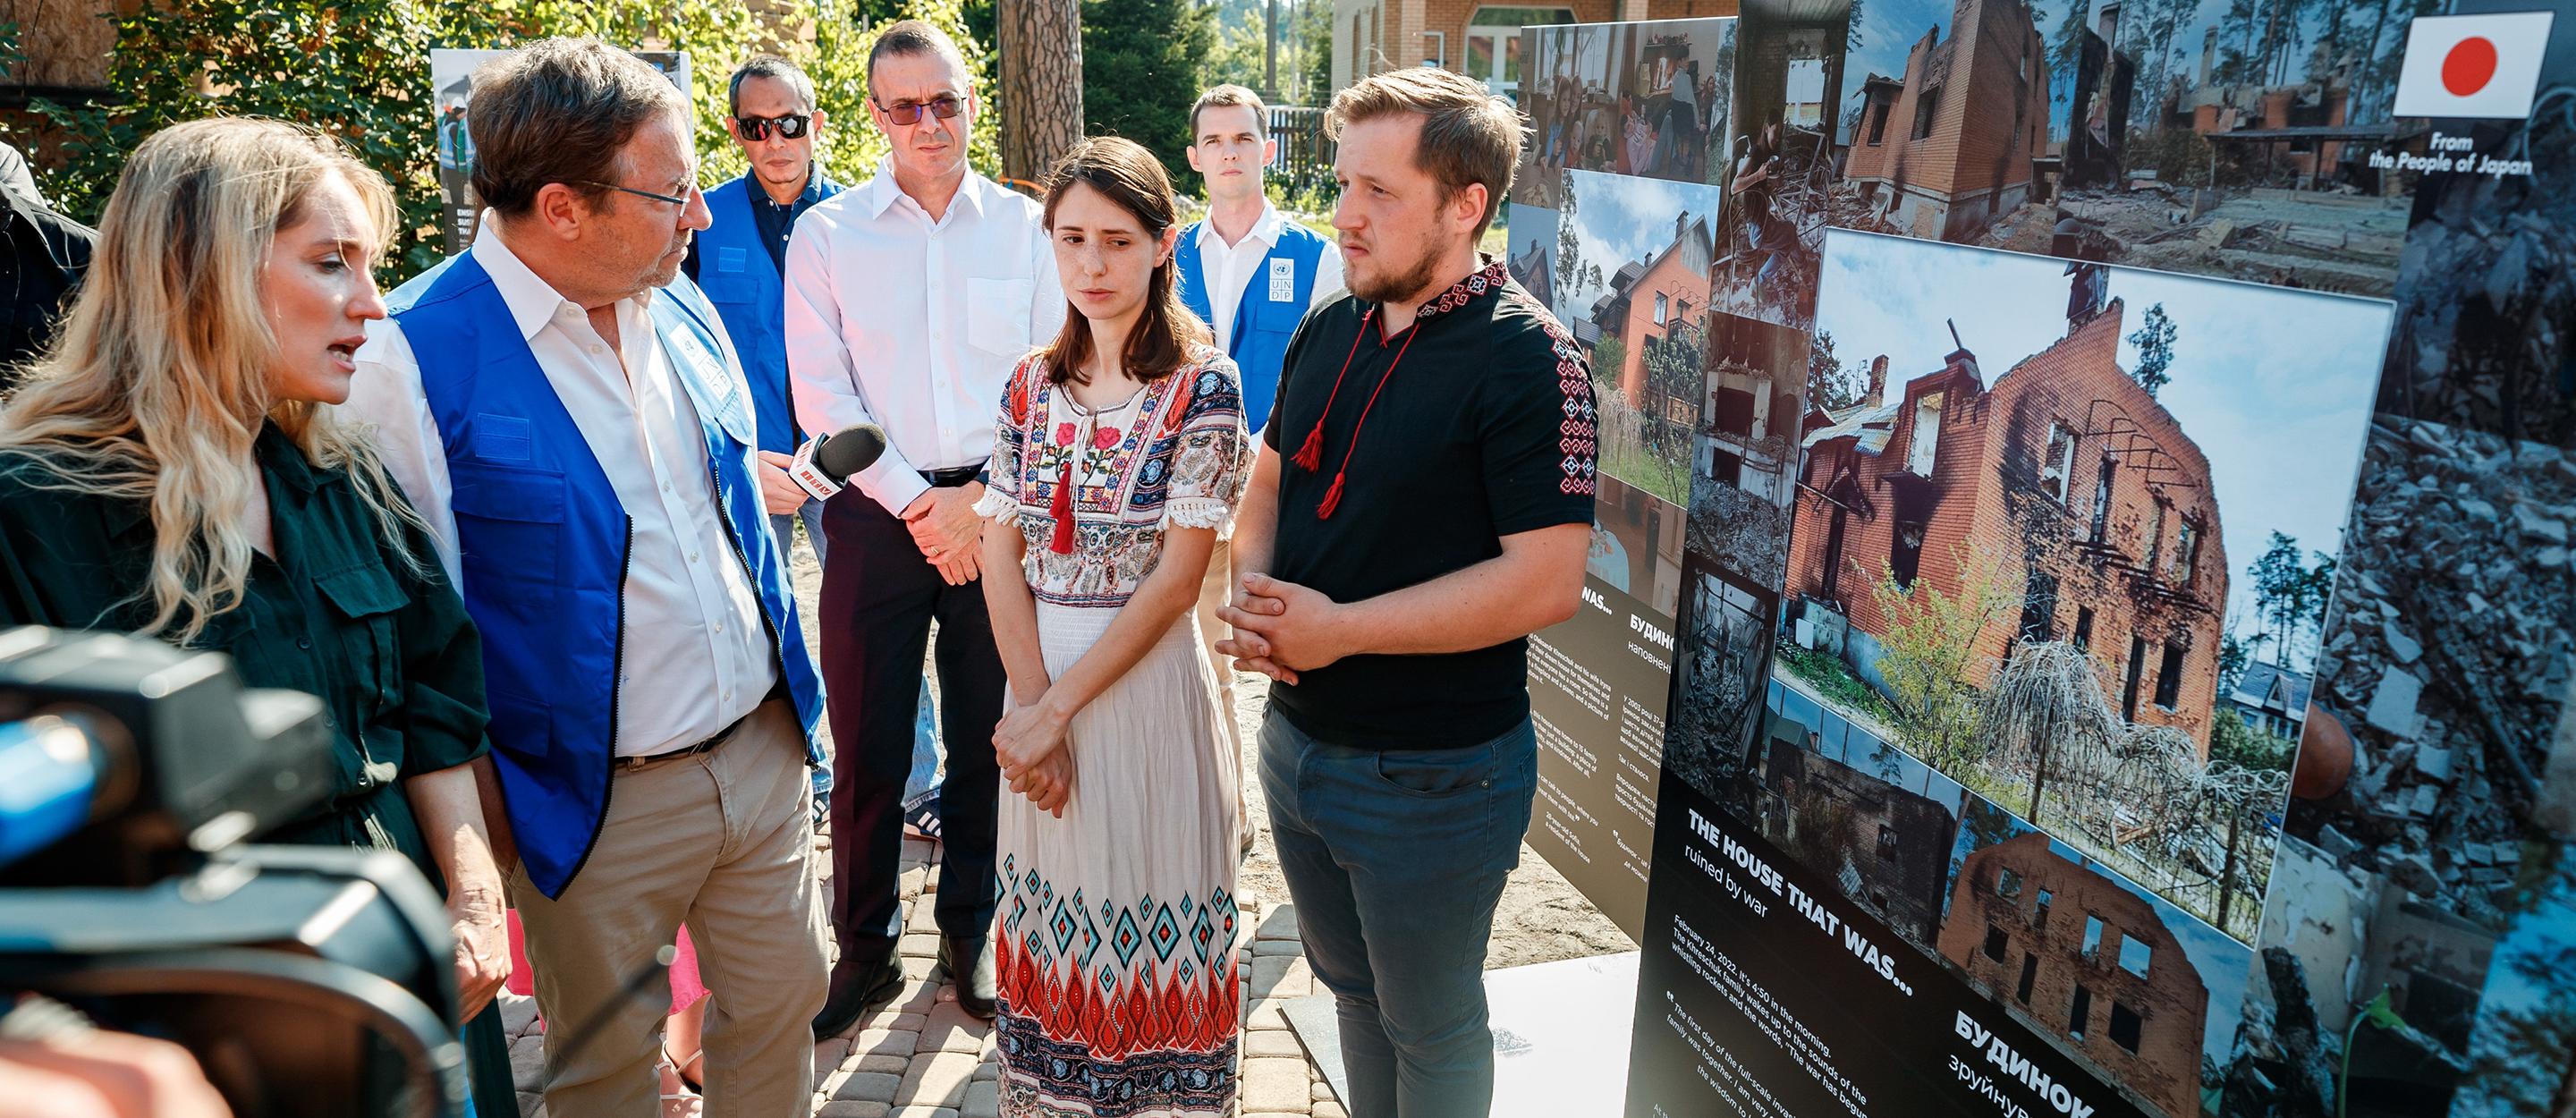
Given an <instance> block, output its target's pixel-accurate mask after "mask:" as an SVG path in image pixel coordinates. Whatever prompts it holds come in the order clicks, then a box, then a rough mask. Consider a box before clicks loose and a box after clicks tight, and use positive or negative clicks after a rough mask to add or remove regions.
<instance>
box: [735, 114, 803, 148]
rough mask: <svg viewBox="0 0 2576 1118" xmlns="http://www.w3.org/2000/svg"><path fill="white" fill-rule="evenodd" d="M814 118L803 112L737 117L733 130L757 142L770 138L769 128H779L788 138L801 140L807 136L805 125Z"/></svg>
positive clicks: (780, 133)
mask: <svg viewBox="0 0 2576 1118" xmlns="http://www.w3.org/2000/svg"><path fill="white" fill-rule="evenodd" d="M813 119H814V118H813V117H810V116H807V115H805V114H803V113H789V114H787V115H785V116H746V117H736V118H735V119H734V122H733V130H734V131H735V132H737V133H740V134H741V136H742V138H743V139H746V140H749V141H751V142H752V143H755V144H756V143H759V142H761V141H762V140H766V139H768V138H769V130H770V129H772V128H775V129H777V130H778V134H779V135H780V136H783V137H786V138H787V139H790V140H801V139H804V138H805V126H806V125H807V124H809V123H811V122H812V121H813Z"/></svg>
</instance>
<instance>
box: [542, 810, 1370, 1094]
mask: <svg viewBox="0 0 2576 1118" xmlns="http://www.w3.org/2000/svg"><path fill="white" fill-rule="evenodd" d="M1263 837H1264V838H1265V839H1266V838H1267V837H1268V836H1267V835H1265V836H1263ZM936 851H937V847H935V846H934V845H933V844H931V843H928V842H923V841H920V840H918V839H907V840H906V841H905V842H904V851H903V867H904V873H903V899H904V917H905V919H904V935H903V938H902V940H901V941H900V942H899V943H898V945H897V950H898V951H899V952H900V953H901V954H902V956H903V970H904V977H905V979H906V980H907V981H906V982H905V984H904V989H903V993H902V994H901V995H900V996H898V997H897V998H896V999H895V1001H894V1003H893V1004H892V1005H889V1006H887V1007H886V1008H884V1009H882V1010H879V1011H877V1012H875V1013H872V1014H869V1015H867V1016H865V1017H862V1018H860V1019H859V1022H858V1023H857V1024H856V1025H854V1026H852V1027H851V1028H850V1031H849V1032H847V1033H844V1034H842V1035H840V1036H836V1037H833V1038H831V1039H829V1040H826V1041H824V1042H822V1043H820V1044H817V1045H815V1046H814V1070H815V1075H816V1081H815V1087H816V1091H815V1095H814V1113H815V1115H816V1118H997V1113H998V1103H997V1100H996V1097H995V1090H996V1077H997V1075H998V1074H999V1064H997V1063H996V1060H995V1056H994V1051H993V1027H992V1026H991V1025H990V1024H988V1023H986V1022H983V1021H978V1020H976V1019H974V1018H972V1017H969V1016H967V1015H966V1013H965V1011H964V1010H961V1009H959V1008H958V1006H957V990H956V987H955V986H954V985H952V984H950V983H949V982H947V981H945V980H944V977H942V978H940V980H938V981H933V979H934V977H937V976H936V972H937V969H938V967H937V963H936V962H935V960H936V958H937V955H938V951H939V936H938V929H937V927H936V925H934V924H932V923H931V906H930V905H929V904H928V903H926V902H925V894H929V893H934V892H936V891H937V890H938V888H939V869H938V859H937V858H936V857H935V856H934V855H935V854H936ZM828 864H829V862H828V859H827V860H826V865H828ZM1243 904H1244V910H1245V911H1247V912H1250V913H1253V914H1254V915H1253V918H1252V919H1251V920H1249V921H1247V922H1246V923H1245V926H1244V927H1243V929H1242V932H1241V935H1240V936H1239V938H1238V939H1237V941H1236V948H1237V963H1236V965H1237V967H1238V968H1239V969H1240V970H1241V972H1242V974H1243V982H1244V1001H1243V1020H1244V1032H1243V1035H1242V1041H1241V1044H1242V1052H1243V1079H1242V1085H1243V1093H1242V1108H1241V1114H1242V1115H1243V1118H1291V1116H1295V1118H1349V1116H1348V1114H1346V1113H1345V1112H1344V1111H1343V1109H1342V1106H1341V1104H1340V1103H1339V1102H1336V1101H1334V1099H1333V1093H1332V1089H1331V1088H1330V1087H1327V1086H1325V1085H1324V1077H1323V1073H1321V1072H1319V1071H1317V1070H1316V1069H1315V1066H1314V1064H1313V1063H1312V1062H1311V1061H1309V1060H1307V1059H1306V1054H1305V1050H1304V1049H1303V1048H1301V1047H1299V1046H1298V1044H1297V1038H1296V1036H1295V1035H1294V1034H1293V1033H1291V1032H1289V1031H1288V1021H1287V1018H1286V1017H1284V1016H1282V1015H1281V1010H1282V1007H1283V1006H1284V1004H1285V1003H1286V1002H1287V1000H1288V999H1291V998H1299V997H1304V996H1306V995H1308V994H1311V993H1315V992H1316V987H1315V980H1314V976H1313V975H1312V974H1311V973H1309V972H1308V971H1307V969H1306V960H1305V945H1304V944H1303V943H1302V942H1300V940H1299V938H1298V934H1297V912H1296V908H1295V906H1293V905H1290V904H1287V903H1285V902H1284V900H1282V899H1272V900H1270V901H1268V902H1267V903H1264V901H1263V899H1261V898H1257V897H1250V896H1247V897H1245V898H1244V902H1243ZM501 1013H502V1019H503V1021H504V1022H505V1023H506V1024H507V1026H508V1030H509V1034H510V1066H511V1071H512V1073H513V1074H514V1076H515V1077H516V1079H517V1080H518V1084H519V1089H520V1093H519V1113H520V1114H521V1115H522V1118H542V1116H543V1115H544V1113H545V1105H544V1100H543V1099H542V1097H540V1096H539V1095H538V1094H537V1090H538V1085H539V1084H540V1083H542V1082H543V1080H544V1066H545V1058H544V1054H543V1052H542V1051H541V1048H542V1046H543V1044H544V1043H545V1039H544V1037H543V1035H542V1034H543V1032H544V1027H543V1022H540V1021H537V1020H536V1002H535V1000H534V999H531V998H522V997H517V996H515V995H512V994H508V993H504V994H502V996H501Z"/></svg>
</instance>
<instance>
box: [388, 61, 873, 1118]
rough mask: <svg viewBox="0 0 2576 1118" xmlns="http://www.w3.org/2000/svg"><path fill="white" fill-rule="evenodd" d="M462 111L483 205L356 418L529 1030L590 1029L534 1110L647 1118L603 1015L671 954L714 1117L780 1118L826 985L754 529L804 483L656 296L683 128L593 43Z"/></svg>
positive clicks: (690, 184)
mask: <svg viewBox="0 0 2576 1118" xmlns="http://www.w3.org/2000/svg"><path fill="white" fill-rule="evenodd" d="M475 89H476V97H477V100H476V102H475V113H474V115H473V117H472V118H471V120H470V122H469V127H471V128H472V129H473V130H474V140H475V147H476V149H477V150H478V152H479V153H480V161H479V163H478V165H477V167H476V170H475V183H474V184H475V187H476V190H477V192H478V193H479V194H480V195H481V196H482V197H483V198H484V200H485V201H486V202H488V203H489V204H490V205H491V207H492V208H491V209H490V210H487V211H486V212H485V214H484V216H483V221H482V226H481V231H480V233H479V234H478V235H477V237H476V239H475V242H474V245H473V247H472V248H471V249H470V250H469V251H468V252H467V253H466V254H465V255H463V256H460V257H458V258H455V259H453V260H450V261H448V262H447V263H445V264H442V265H440V266H439V267H438V268H436V269H433V270H432V271H431V272H429V273H427V274H425V275H423V276H421V277H419V278H418V279H415V280H413V281H412V282H411V283H408V284H405V285H404V286H403V288H402V290H400V291H397V292H396V293H395V295H394V297H393V298H392V299H391V300H389V302H390V303H391V304H392V306H393V308H394V309H393V316H394V317H392V318H389V319H386V320H384V321H380V322H375V323H371V324H369V325H370V328H369V330H368V332H367V333H368V339H367V343H366V345H365V347H364V348H362V349H361V350H360V352H359V354H358V365H359V371H358V376H357V379H356V383H355V386H354V389H353V393H352V396H351V399H350V401H349V403H348V405H347V406H348V408H349V409H350V410H351V411H352V412H354V413H356V414H357V415H358V416H360V417H363V418H365V419H367V420H370V421H372V422H373V423H374V424H375V425H376V436H377V439H378V442H379V445H380V447H381V449H382V454H383V456H384V461H385V464H386V467H387V468H388V470H389V471H390V472H391V473H392V474H393V475H394V477H395V479H396V480H397V481H399V482H400V483H401V485H402V487H403V489H404V491H405V493H407V494H408V495H409V497H410V498H411V501H412V504H413V506H414V507H415V508H417V509H418V510H419V512H420V513H421V515H422V516H423V517H424V518H425V519H426V520H427V521H428V522H429V524H430V526H431V529H432V533H433V535H434V536H435V537H436V540H437V547H438V552H439V559H440V560H441V561H442V562H443V563H444V564H445V566H446V567H447V569H448V571H449V573H450V575H451V576H453V577H454V578H455V581H456V584H457V589H458V590H459V591H460V593H461V594H462V595H463V596H464V598H465V599H466V604H467V607H468V609H469V611H470V612H472V613H473V614H474V617H475V620H476V622H477V623H478V624H479V625H480V626H482V628H483V633H484V646H485V663H486V670H487V676H488V678H489V682H490V687H489V692H490V695H491V704H492V710H493V721H492V726H491V736H492V739H493V743H494V753H495V754H496V756H498V757H499V758H500V761H499V763H498V764H497V765H496V766H495V771H496V773H497V776H498V784H499V787H500V789H501V790H502V792H504V793H505V794H506V796H507V799H508V809H509V810H508V813H507V814H508V819H509V821H510V823H511V825H512V828H513V829H514V831H515V833H516V836H517V840H518V841H517V848H518V852H519V854H521V855H522V856H523V857H522V858H520V859H519V862H520V864H519V866H518V868H516V869H514V870H513V872H512V874H511V880H510V892H511V898H512V900H513V902H514V903H515V904H516V906H517V907H518V910H519V913H520V918H521V923H522V925H523V926H524V928H525V930H526V933H527V947H528V958H529V962H530V964H531V966H532V969H533V970H534V972H535V975H534V977H535V980H536V991H537V999H538V1002H539V1005H540V1006H541V1008H542V1009H543V1010H544V1012H545V1014H546V1017H547V1019H548V1020H550V1021H554V1022H557V1023H558V1024H559V1026H570V1025H574V1024H579V1025H580V1026H581V1028H582V1029H583V1030H595V1031H596V1033H595V1035H585V1036H582V1037H581V1038H580V1040H581V1041H582V1043H581V1045H580V1046H579V1047H578V1048H573V1047H571V1043H570V1042H571V1041H572V1040H573V1037H572V1035H571V1034H572V1033H573V1032H574V1030H572V1029H569V1028H559V1029H558V1030H557V1031H553V1032H549V1033H548V1034H547V1043H546V1081H545V1084H544V1086H545V1091H546V1103H547V1109H548V1111H549V1112H550V1113H554V1114H559V1115H564V1116H566V1118H588V1116H592V1115H617V1116H626V1118H640V1116H642V1115H646V1114H651V1113H653V1112H654V1109H655V1101H656V1099H655V1096H656V1094H657V1091H656V1083H655V1077H654V1074H653V1067H654V1052H655V1049H656V1041H655V1033H656V1032H657V1031H658V1028H659V1026H660V1023H661V1017H662V1013H661V1011H660V1007H659V1006H658V1005H657V1004H656V1003H653V1002H651V1000H650V999H642V998H636V997H633V996H632V994H631V992H630V991H628V990H626V986H627V984H628V983H629V982H630V981H631V980H632V979H634V978H635V977H637V976H639V975H649V974H651V973H652V971H653V968H654V967H655V966H656V963H655V961H654V957H655V953H656V952H657V951H659V950H660V949H662V948H664V947H667V946H668V945H669V944H671V942H672V941H673V937H674V936H675V935H676V934H677V932H678V930H679V928H680V927H681V926H682V925H683V923H685V924H687V925H688V926H690V927H691V928H692V930H693V931H694V932H695V933H696V934H695V935H694V936H693V937H692V939H693V941H694V943H695V945H696V948H697V952H698V959H699V969H700V972H701V973H702V974H703V975H704V976H705V977H706V979H707V981H708V983H709V985H711V986H714V987H716V988H718V989H721V990H722V991H723V992H724V1016H725V1023H724V1026H723V1027H722V1028H716V1029H709V1030H708V1032H707V1036H706V1047H707V1061H706V1067H707V1088H708V1091H707V1094H708V1097H709V1099H710V1100H711V1101H718V1100H721V1101H720V1102H719V1105H720V1106H721V1107H722V1109H723V1110H724V1111H725V1112H726V1113H740V1114H749V1115H762V1116H768V1118H787V1116H789V1115H796V1116H799V1118H801V1116H802V1115H804V1114H805V1113H806V1112H807V1111H808V1110H809V1109H810V1106H811V1099H810V1094H809V1092H810V1091H811V1081H812V1075H813V1041H812V1038H811V1036H810V1035H809V1034H808V1032H807V1026H808V1023H809V1022H810V1021H811V1019H812V1014H813V1013H814V1011H815V1009H816V1008H818V1007H819V1006H820V1004H821V1001H822V998H821V991H820V987H821V981H822V979H823V977H824V975H825V973H826V969H825V964H824V953H823V952H824V945H823V935H824V930H823V925H822V920H823V913H822V912H821V911H820V910H819V908H818V906H817V905H816V904H815V903H814V899H813V898H814V895H815V892H816V890H817V887H818V884H819V883H818V881H817V880H816V876H815V872H814V865H813V860H812V857H811V853H812V847H813V823H812V816H811V814H810V812H809V811H808V809H807V806H806V805H807V803H808V801H809V798H810V794H811V793H810V788H809V785H808V783H807V778H806V773H807V766H806V762H807V759H808V757H809V756H810V755H811V754H810V752H809V750H810V748H811V742H810V739H809V736H808V735H809V726H810V721H809V719H810V717H811V716H812V715H813V714H814V713H816V712H817V711H818V710H819V706H820V702H819V698H820V696H819V681H818V680H816V678H815V676H814V673H813V669H812V666H811V662H810V660H809V659H808V658H807V657H806V655H805V650H804V642H803V637H802V635H801V634H800V633H799V632H798V627H797V622H796V616H795V613H794V609H793V598H792V596H791V595H790V594H789V593H788V592H787V582H786V578H785V574H784V571H783V569H782V568H781V567H780V564H779V560H778V551H777V548H776V546H775V544H774V543H773V542H772V541H771V537H770V532H769V528H768V522H767V519H766V517H765V516H764V515H762V509H761V506H760V496H761V494H762V493H770V494H773V495H784V491H782V490H781V489H780V487H781V486H786V487H788V491H792V486H793V483H791V482H788V481H787V480H786V478H785V475H784V474H783V473H781V472H779V471H777V470H775V469H774V468H764V467H762V466H761V465H760V464H759V463H758V461H757V459H756V458H755V457H754V456H753V449H754V445H755V443H754V439H755V428H754V426H753V420H752V419H751V408H750V403H749V399H750V397H749V383H748V381H747V380H745V378H744V375H743V371H742V365H741V362H740V359H739V358H738V357H737V356H736V355H735V353H734V350H733V346H732V343H731V341H730V340H729V339H728V338H727V336H726V335H725V333H724V331H723V329H722V327H721V324H720V322H719V321H718V320H716V319H715V317H714V314H713V311H712V308H709V307H708V306H707V305H706V304H705V302H704V301H703V299H702V297H700V296H699V295H698V293H697V291H696V288H695V286H694V285H692V284H691V283H690V282H689V281H688V280H686V279H682V278H679V277H678V273H679V268H680V262H681V258H682V256H683V255H684V254H685V252H686V250H687V248H688V244H689V241H690V239H691V236H692V234H693V233H694V232H695V231H696V230H700V229H704V228H706V227H707V208H706V202H705V200H704V199H703V198H702V197H700V196H699V194H698V191H697V188H696V186H695V180H696V175H697V160H696V159H695V158H694V156H693V154H692V152H691V151H690V148H689V144H688V135H689V131H688V124H687V117H686V115H685V112H686V105H685V103H684V102H683V101H681V100H680V98H679V96H678V94H677V92H676V91H675V90H673V89H672V87H671V85H670V84H669V82H668V81H666V80H665V79H663V78H662V77H661V76H660V75H659V74H656V73H655V72H654V71H653V70H652V68H651V67H649V66H646V65H645V64H644V63H642V62H640V61H638V60H636V59H635V58H633V57H632V56H630V55H628V54H626V53H625V52H623V51H619V50H617V49H615V48H612V47H609V46H607V45H606V44H603V43H600V42H598V41H597V40H550V41H548V42H545V43H541V44H538V45H536V46H533V47H530V48H529V49H527V50H526V51H524V52H521V53H520V54H518V55H515V56H512V57H509V58H505V59H502V60H499V61H496V62H494V63H492V64H490V65H488V66H486V67H485V68H484V70H483V71H482V72H481V73H479V74H478V75H477V81H476V82H475ZM663 287H668V288H669V290H660V291H657V290H656V288H663ZM755 490H757V491H758V492H755ZM621 522H622V523H621Z"/></svg>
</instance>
